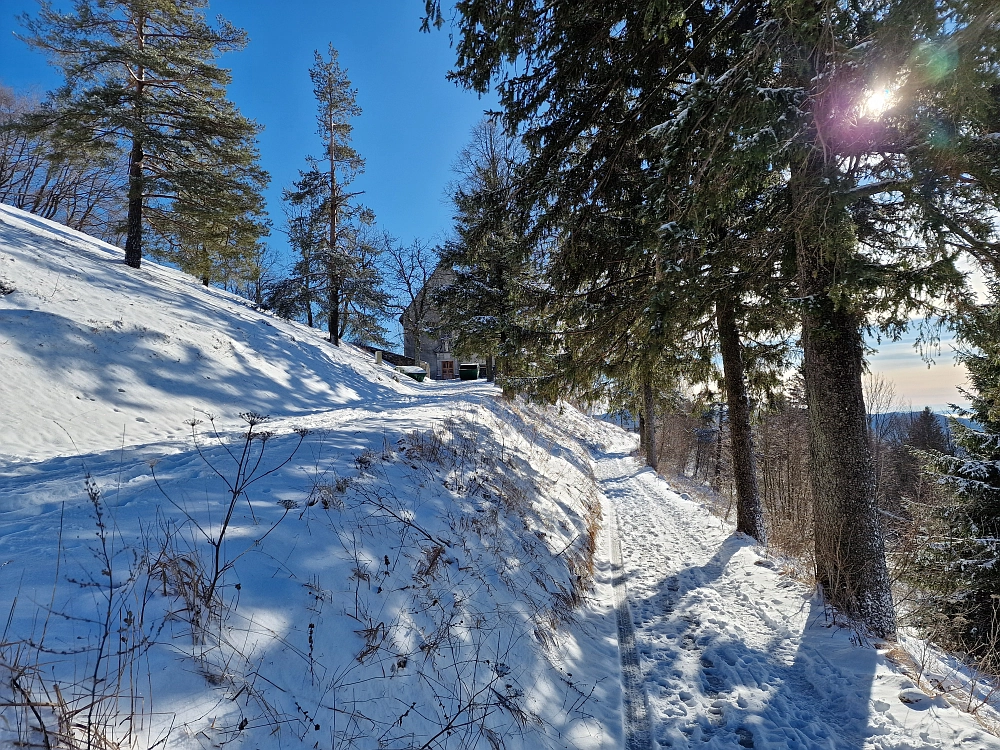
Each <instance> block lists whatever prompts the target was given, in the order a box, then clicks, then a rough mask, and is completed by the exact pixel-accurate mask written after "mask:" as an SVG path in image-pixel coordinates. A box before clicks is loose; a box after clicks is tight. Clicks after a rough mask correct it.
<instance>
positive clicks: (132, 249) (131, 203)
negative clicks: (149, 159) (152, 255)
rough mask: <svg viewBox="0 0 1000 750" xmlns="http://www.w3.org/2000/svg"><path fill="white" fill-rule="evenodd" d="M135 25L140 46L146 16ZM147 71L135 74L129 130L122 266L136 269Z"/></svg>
mask: <svg viewBox="0 0 1000 750" xmlns="http://www.w3.org/2000/svg"><path fill="white" fill-rule="evenodd" d="M134 22H135V28H136V44H137V45H138V47H139V49H140V50H141V49H143V47H144V45H145V25H146V19H145V18H144V17H143V16H142V15H138V16H136V18H135V19H134ZM145 77H146V70H145V68H143V67H141V66H140V67H139V69H138V70H137V71H136V77H135V101H134V102H133V107H134V112H133V117H134V119H135V122H134V123H133V131H132V151H131V153H130V154H129V162H128V219H127V220H126V236H125V265H127V266H131V267H132V268H138V267H139V266H140V265H141V263H142V197H143V196H142V193H143V184H142V160H143V157H144V153H143V145H142V136H141V135H140V128H141V127H142V126H141V124H140V123H142V121H143V101H142V96H143V88H144V83H143V79H144V78H145Z"/></svg>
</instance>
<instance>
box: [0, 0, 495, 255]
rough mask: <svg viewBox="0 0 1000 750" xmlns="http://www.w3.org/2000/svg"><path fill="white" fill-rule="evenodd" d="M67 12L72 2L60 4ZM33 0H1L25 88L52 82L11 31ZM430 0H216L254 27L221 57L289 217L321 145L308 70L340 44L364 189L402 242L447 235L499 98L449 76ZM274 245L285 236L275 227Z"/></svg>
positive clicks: (8, 79)
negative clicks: (463, 158)
mask: <svg viewBox="0 0 1000 750" xmlns="http://www.w3.org/2000/svg"><path fill="white" fill-rule="evenodd" d="M54 4H55V6H56V7H57V8H63V7H68V6H69V2H68V0H56V1H55V3H54ZM37 7H38V6H37V4H36V2H35V0H2V2H0V81H2V82H3V83H5V84H7V85H8V86H13V87H14V88H15V89H18V90H22V91H23V90H28V89H32V88H34V89H37V90H38V91H39V92H40V93H44V91H46V90H49V89H51V88H54V87H55V86H56V85H57V84H58V83H59V79H58V76H57V74H56V72H55V71H54V70H52V69H50V68H49V67H48V65H47V64H46V62H45V58H44V57H43V56H42V55H40V54H37V53H35V52H33V51H31V50H30V49H28V47H27V46H26V45H25V44H24V43H22V42H20V41H19V40H17V39H15V38H14V37H13V32H14V31H15V30H18V29H19V26H18V24H17V21H16V17H17V16H18V15H19V14H21V13H24V12H28V13H30V14H34V13H35V12H36V9H37ZM422 7H423V3H422V2H420V0H337V2H329V1H324V0H283V1H282V2H275V1H274V0H212V3H211V6H210V8H209V14H210V15H212V16H214V15H217V14H218V15H222V16H223V17H225V18H226V19H228V20H229V21H231V22H233V23H234V24H236V25H237V26H239V27H241V28H244V29H246V30H247V32H248V34H249V36H250V43H249V45H247V47H246V49H245V50H243V51H242V52H239V53H234V54H230V55H227V56H225V57H224V58H222V64H223V65H224V66H225V67H228V68H230V69H231V70H232V73H233V83H232V85H231V86H230V89H229V93H230V98H231V99H232V100H233V101H234V102H235V103H236V105H237V106H238V107H239V108H240V110H241V111H242V112H243V113H244V114H245V115H246V116H248V117H251V118H253V119H255V120H257V121H258V122H259V123H261V124H262V125H264V128H265V129H264V133H263V134H262V136H261V138H260V149H261V157H262V162H263V165H264V168H265V169H267V170H268V171H269V172H270V173H271V187H270V189H269V191H268V205H269V209H270V212H271V216H272V219H273V220H274V222H275V229H276V230H279V229H280V225H281V222H282V214H281V205H280V195H281V190H282V188H284V187H287V186H289V185H290V184H291V181H292V180H293V179H295V177H296V176H297V170H298V169H299V168H300V167H302V166H304V158H305V156H306V155H307V154H310V153H313V154H315V153H318V152H319V150H320V147H319V139H318V137H317V136H316V134H315V102H314V100H313V97H312V89H311V83H310V81H309V74H308V69H309V66H310V65H312V55H313V50H316V49H319V50H321V51H323V52H325V51H326V48H327V45H328V44H329V43H332V44H333V46H334V47H336V48H337V50H338V51H339V53H340V64H341V66H343V67H345V68H346V69H347V72H348V76H349V77H350V79H351V82H352V84H353V85H354V87H355V88H356V89H357V91H358V103H359V104H360V105H361V108H362V114H361V116H360V117H358V118H357V119H356V120H355V121H354V128H355V129H354V145H355V147H356V148H357V150H358V151H359V152H360V154H361V155H362V156H363V157H365V159H366V160H367V168H366V171H365V173H364V174H363V175H362V176H361V177H360V178H358V180H357V182H356V183H355V188H356V189H358V190H364V191H365V194H364V196H363V197H362V200H363V201H364V202H365V203H366V204H367V205H368V206H370V207H371V208H372V209H373V210H374V211H375V214H376V217H377V219H378V222H379V225H380V226H381V227H383V228H385V229H387V230H388V231H389V232H391V233H392V234H393V235H395V236H397V237H399V238H400V239H401V240H403V241H404V242H409V241H410V240H412V239H414V238H417V237H419V238H421V239H425V240H432V241H433V240H436V239H439V238H440V237H441V236H442V235H443V234H444V233H446V232H447V230H448V227H449V224H450V219H451V213H450V208H449V206H448V205H447V202H446V199H445V188H446V186H447V183H448V181H449V180H450V179H451V171H450V170H451V165H452V163H453V162H454V159H455V157H456V155H457V152H458V150H459V149H460V148H461V147H462V145H463V144H464V143H465V141H466V140H467V139H468V135H469V131H470V130H471V128H472V126H473V124H474V123H475V122H477V121H478V120H479V119H481V118H482V116H483V111H484V110H486V109H493V108H495V107H496V102H495V99H493V98H489V97H488V98H482V99H480V98H478V97H477V96H476V95H475V94H472V93H469V92H466V91H463V90H461V89H460V88H459V87H457V86H456V85H455V84H453V83H450V82H449V81H447V80H445V74H446V73H447V71H448V68H449V66H450V64H451V63H452V62H453V60H454V54H453V51H452V50H451V49H450V47H449V41H448V34H447V32H446V31H436V32H433V33H431V34H421V33H420V32H419V26H420V12H421V9H422ZM271 244H272V245H274V246H276V247H278V246H282V245H283V244H284V238H283V237H282V236H281V235H280V232H278V231H276V232H275V236H274V237H272V239H271Z"/></svg>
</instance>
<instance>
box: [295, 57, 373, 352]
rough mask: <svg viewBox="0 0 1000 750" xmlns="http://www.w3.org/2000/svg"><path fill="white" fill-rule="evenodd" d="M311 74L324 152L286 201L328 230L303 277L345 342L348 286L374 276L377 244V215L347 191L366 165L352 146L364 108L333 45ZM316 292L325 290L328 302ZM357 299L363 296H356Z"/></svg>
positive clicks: (333, 332)
mask: <svg viewBox="0 0 1000 750" xmlns="http://www.w3.org/2000/svg"><path fill="white" fill-rule="evenodd" d="M309 78H310V79H311V80H312V83H313V95H314V96H315V98H316V105H317V107H316V110H317V111H316V125H317V127H316V132H317V133H318V135H319V136H320V139H321V141H322V143H323V150H324V156H323V158H322V159H319V158H312V157H310V158H309V159H308V160H307V161H308V162H309V168H308V169H307V170H305V171H303V172H300V177H299V179H298V180H297V181H296V182H295V186H294V188H293V189H291V190H286V191H285V200H286V201H288V202H289V203H290V204H291V205H292V206H300V207H308V208H309V211H310V214H309V219H308V223H309V224H310V226H311V229H310V230H309V231H310V232H312V231H314V230H315V229H318V228H319V227H322V228H323V230H324V232H323V233H324V235H325V237H324V241H323V244H322V245H320V246H318V247H316V248H315V249H310V250H309V268H307V269H304V270H305V273H306V275H305V276H303V279H307V281H305V283H306V284H307V285H308V288H309V289H310V290H311V291H310V299H316V300H317V302H319V303H320V306H321V308H322V312H323V317H324V318H325V320H326V324H327V331H328V333H329V338H330V341H331V342H332V343H333V344H335V345H338V346H339V344H340V339H341V337H342V336H343V334H344V332H345V331H346V330H347V329H348V328H349V326H350V325H351V324H350V322H349V321H348V320H347V319H346V318H344V317H343V316H344V315H346V314H347V313H348V311H349V309H350V308H351V305H352V302H351V301H350V300H349V299H348V296H349V295H350V294H351V293H350V292H349V291H348V288H349V287H354V288H360V287H359V286H358V285H359V283H360V280H361V278H362V277H370V276H371V264H370V263H369V262H368V254H369V252H370V249H371V248H372V247H374V245H372V244H371V243H369V244H368V245H366V244H365V240H364V238H363V236H362V234H363V231H364V228H365V227H370V226H371V225H372V224H373V223H374V220H375V217H374V215H373V214H372V212H371V211H370V210H369V209H367V208H365V207H364V206H362V205H360V204H359V203H357V202H354V201H352V199H353V198H355V197H356V196H358V195H360V193H356V192H355V193H350V192H347V190H346V189H347V187H348V186H349V185H350V184H351V183H352V182H353V181H354V179H355V178H356V177H357V175H358V174H360V173H361V172H362V171H363V170H364V166H365V162H364V159H362V158H361V156H360V155H359V154H358V153H357V151H355V150H354V148H353V147H352V146H351V132H352V130H353V126H352V125H351V120H352V119H353V118H355V117H357V116H358V115H360V114H361V108H360V107H359V106H358V104H357V92H356V91H355V90H354V89H352V88H351V82H350V79H348V77H347V71H345V70H344V69H343V68H341V67H340V62H339V56H338V53H337V50H336V49H334V47H333V45H332V44H331V45H330V46H329V48H328V50H327V57H325V58H324V57H323V55H322V54H320V52H319V51H318V50H317V51H316V52H315V53H314V54H313V65H312V67H311V68H310V69H309ZM310 241H311V240H310ZM366 248H367V249H366ZM361 286H364V284H361ZM369 286H370V285H369ZM313 293H315V294H322V295H323V299H322V301H321V302H320V300H319V299H318V298H317V297H313V296H312V294H313ZM345 295H348V296H345ZM353 299H354V300H357V299H360V297H359V296H358V295H357V294H354V297H353Z"/></svg>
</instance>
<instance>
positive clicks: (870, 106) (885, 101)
mask: <svg viewBox="0 0 1000 750" xmlns="http://www.w3.org/2000/svg"><path fill="white" fill-rule="evenodd" d="M891 105H892V95H891V94H890V92H889V89H888V88H881V89H875V90H874V91H871V92H869V93H868V96H867V97H866V98H865V101H864V104H863V105H862V106H861V113H862V114H863V115H864V116H865V117H870V118H871V119H873V120H877V119H878V118H879V117H881V116H882V115H883V113H884V112H885V111H886V110H887V109H889V107H890V106H891Z"/></svg>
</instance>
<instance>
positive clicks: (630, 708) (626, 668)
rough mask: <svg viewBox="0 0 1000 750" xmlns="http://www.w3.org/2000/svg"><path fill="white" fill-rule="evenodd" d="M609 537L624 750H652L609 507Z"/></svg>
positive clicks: (619, 550) (615, 528)
mask: <svg viewBox="0 0 1000 750" xmlns="http://www.w3.org/2000/svg"><path fill="white" fill-rule="evenodd" d="M607 511H608V521H609V523H608V527H609V531H610V533H609V534H608V537H609V539H610V543H611V571H612V572H611V575H612V584H613V590H614V596H615V619H616V621H617V626H618V652H619V654H620V656H621V665H622V708H623V710H624V714H625V716H624V717H623V718H624V727H625V749H626V750H652V747H653V745H652V737H651V735H650V728H649V709H648V707H647V705H646V690H645V687H644V685H643V678H642V670H641V668H640V667H639V653H638V651H637V650H636V647H635V628H634V627H633V625H632V610H631V609H630V608H629V604H628V592H627V590H626V588H625V569H624V566H623V564H622V548H621V543H620V540H619V537H618V522H617V519H616V516H617V511H616V510H615V508H613V507H612V508H608V509H607Z"/></svg>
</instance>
